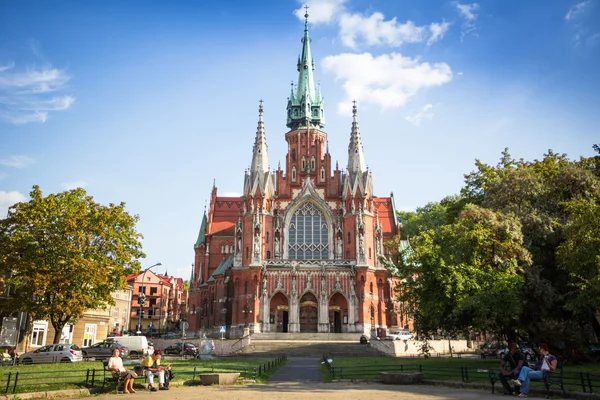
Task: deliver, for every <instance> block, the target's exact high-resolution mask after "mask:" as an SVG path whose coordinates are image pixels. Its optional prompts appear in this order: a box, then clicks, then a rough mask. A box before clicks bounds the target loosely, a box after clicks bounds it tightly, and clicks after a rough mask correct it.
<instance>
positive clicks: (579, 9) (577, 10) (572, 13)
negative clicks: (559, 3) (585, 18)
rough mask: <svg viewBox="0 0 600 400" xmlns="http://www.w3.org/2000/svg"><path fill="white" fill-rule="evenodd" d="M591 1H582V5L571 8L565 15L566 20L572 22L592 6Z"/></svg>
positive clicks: (578, 4)
mask: <svg viewBox="0 0 600 400" xmlns="http://www.w3.org/2000/svg"><path fill="white" fill-rule="evenodd" d="M590 1H591V0H586V1H582V2H581V3H577V4H575V5H574V6H573V7H571V8H569V11H567V14H566V15H565V20H567V21H570V20H571V19H574V18H576V17H577V16H579V15H581V14H582V13H583V12H584V11H585V9H586V8H587V6H588V5H589V4H590Z"/></svg>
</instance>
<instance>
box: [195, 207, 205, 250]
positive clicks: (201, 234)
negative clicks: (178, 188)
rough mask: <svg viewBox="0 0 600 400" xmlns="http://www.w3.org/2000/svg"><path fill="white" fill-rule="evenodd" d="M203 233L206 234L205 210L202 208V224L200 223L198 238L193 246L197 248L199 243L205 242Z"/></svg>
mask: <svg viewBox="0 0 600 400" xmlns="http://www.w3.org/2000/svg"><path fill="white" fill-rule="evenodd" d="M205 235H206V210H204V216H202V224H201V225H200V232H198V239H196V243H195V244H194V248H195V249H197V248H198V247H200V244H202V243H205V240H206V238H205Z"/></svg>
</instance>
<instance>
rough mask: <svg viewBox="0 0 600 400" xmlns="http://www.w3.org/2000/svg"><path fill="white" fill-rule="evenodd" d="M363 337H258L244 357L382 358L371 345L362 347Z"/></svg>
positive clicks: (253, 339) (263, 335) (254, 335)
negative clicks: (325, 355)
mask: <svg viewBox="0 0 600 400" xmlns="http://www.w3.org/2000/svg"><path fill="white" fill-rule="evenodd" d="M359 339H360V334H356V333H351V334H349V333H346V334H344V333H338V334H327V333H325V334H316V333H314V334H313V333H293V334H291V333H255V334H253V335H252V336H251V341H250V345H249V346H246V347H245V348H244V349H243V350H242V351H241V352H240V353H238V354H245V355H248V356H256V357H272V356H278V355H281V354H285V355H286V356H288V357H322V356H323V354H327V355H328V356H330V357H379V356H382V355H383V354H382V353H380V352H379V351H377V350H375V349H374V348H372V347H371V346H370V345H368V344H367V345H365V344H360V342H359Z"/></svg>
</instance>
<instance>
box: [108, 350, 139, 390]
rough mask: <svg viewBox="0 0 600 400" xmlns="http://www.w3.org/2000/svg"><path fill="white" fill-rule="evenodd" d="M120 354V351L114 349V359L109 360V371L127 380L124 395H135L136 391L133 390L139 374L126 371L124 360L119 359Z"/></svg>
mask: <svg viewBox="0 0 600 400" xmlns="http://www.w3.org/2000/svg"><path fill="white" fill-rule="evenodd" d="M119 354H120V351H119V349H118V348H116V347H115V348H114V349H113V353H112V357H111V358H109V359H108V369H110V370H111V371H112V372H113V373H115V374H119V375H120V376H121V378H123V379H124V380H125V385H124V386H123V393H135V390H133V379H134V378H135V377H137V374H136V373H135V372H133V371H130V370H128V369H125V367H124V366H123V360H122V359H121V357H119Z"/></svg>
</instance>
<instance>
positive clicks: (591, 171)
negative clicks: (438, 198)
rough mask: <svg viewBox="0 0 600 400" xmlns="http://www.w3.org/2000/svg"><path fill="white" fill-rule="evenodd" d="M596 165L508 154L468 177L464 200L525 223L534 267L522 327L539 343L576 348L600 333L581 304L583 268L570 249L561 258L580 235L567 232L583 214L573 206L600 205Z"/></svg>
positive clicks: (480, 166) (552, 155)
mask: <svg viewBox="0 0 600 400" xmlns="http://www.w3.org/2000/svg"><path fill="white" fill-rule="evenodd" d="M595 148H596V150H598V149H597V146H596V147H595ZM596 162H597V158H596V157H593V158H589V159H581V160H580V161H578V162H573V161H571V160H569V159H568V158H567V156H566V155H565V154H558V153H554V152H553V151H551V150H549V151H548V153H547V154H544V157H543V158H542V159H541V160H534V161H532V162H525V161H523V160H519V161H515V160H512V159H511V158H510V156H509V154H508V151H505V152H504V153H503V156H502V159H501V162H500V163H498V165H497V166H495V167H492V166H489V165H485V164H482V163H480V162H478V163H476V165H477V170H476V171H474V172H472V173H470V174H468V175H465V179H466V184H465V187H464V188H463V190H462V194H463V196H465V197H466V198H467V199H469V201H471V202H474V203H476V204H479V205H481V206H482V207H485V208H488V209H490V210H494V211H497V212H502V213H505V214H513V215H514V216H515V217H516V218H517V219H518V221H520V223H521V224H522V232H523V239H524V245H525V246H526V247H527V249H528V250H529V252H530V253H531V255H532V267H531V268H528V269H525V270H524V271H523V277H524V279H525V284H524V286H523V296H524V297H523V298H524V305H523V310H522V313H521V316H520V322H519V328H520V331H521V332H522V333H523V335H524V336H528V337H529V338H531V339H533V340H536V341H548V342H551V343H552V342H554V343H558V342H564V343H567V344H569V343H572V344H575V343H579V342H582V341H585V340H587V339H586V337H587V335H588V334H589V332H590V330H589V329H588V328H591V327H594V328H595V330H596V335H600V326H599V325H598V323H597V321H596V319H595V318H594V312H593V309H592V308H590V307H589V304H588V306H584V303H585V302H583V303H582V302H579V301H576V300H575V299H576V298H577V297H578V296H579V294H578V293H576V291H574V290H573V289H574V285H577V284H578V283H577V282H575V281H574V279H576V275H574V274H573V273H572V271H571V269H572V268H575V269H577V268H578V267H577V266H576V265H574V264H573V263H569V264H568V265H567V261H566V260H571V261H572V258H571V257H569V256H568V255H567V253H568V251H567V250H566V248H565V250H564V254H563V255H562V256H561V257H559V254H558V250H559V248H560V247H561V246H562V245H563V243H565V241H567V240H569V236H572V235H573V232H574V230H573V229H571V231H570V232H567V229H566V228H567V227H568V226H569V225H570V224H572V223H573V218H575V217H576V215H577V213H574V212H573V211H572V210H569V204H573V203H572V202H573V201H584V202H588V203H589V202H596V203H597V202H598V201H600V189H599V188H600V186H599V183H600V181H599V180H598V176H597V175H595V173H596V172H597V170H596V165H597V164H596ZM559 259H562V260H563V261H562V264H560V263H559ZM576 305H578V306H577V307H576ZM581 327H583V329H582V328H581Z"/></svg>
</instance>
